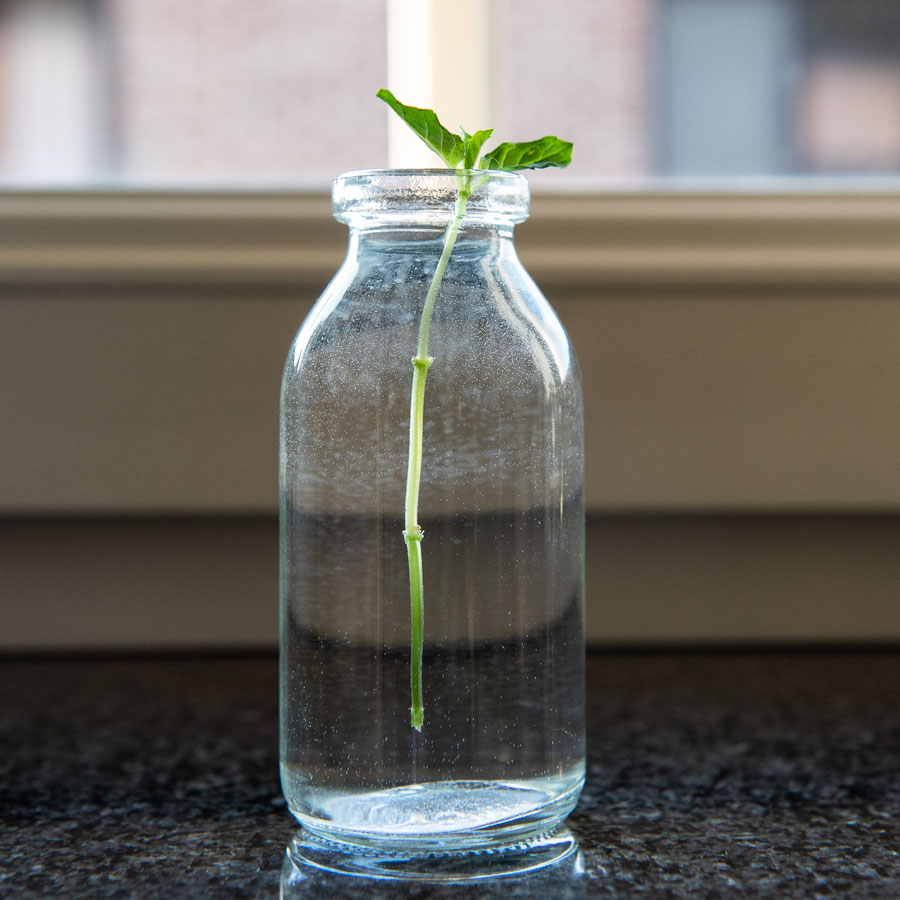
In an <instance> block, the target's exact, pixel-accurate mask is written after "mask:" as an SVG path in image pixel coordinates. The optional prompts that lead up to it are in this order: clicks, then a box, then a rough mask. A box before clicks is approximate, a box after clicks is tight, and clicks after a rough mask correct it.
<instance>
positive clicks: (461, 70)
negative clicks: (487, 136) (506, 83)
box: [387, 0, 505, 168]
mask: <svg viewBox="0 0 900 900" xmlns="http://www.w3.org/2000/svg"><path fill="white" fill-rule="evenodd" d="M503 6H505V2H504V0H388V84H387V87H388V88H389V89H390V90H391V91H393V92H394V94H395V95H396V96H397V99H398V100H400V101H401V102H402V103H407V104H410V105H412V106H424V107H429V108H431V109H433V110H435V112H436V113H437V114H438V117H439V118H440V120H441V121H442V122H443V123H444V124H445V125H446V126H447V128H449V129H450V130H452V131H455V130H456V129H457V128H459V126H460V125H462V126H463V127H465V129H466V130H467V131H469V132H472V131H476V130H478V129H479V128H488V127H492V126H494V125H496V124H497V123H496V112H497V102H496V100H497V84H496V67H495V65H494V57H495V54H494V53H493V52H492V48H494V47H496V46H497V44H498V43H499V37H500V35H499V33H498V32H499V29H500V28H501V23H502V18H501V17H500V16H499V15H498V10H500V8H502V7H503ZM389 122H390V124H389V126H388V128H389V131H388V157H389V161H390V165H391V166H393V167H417V166H425V167H430V168H434V167H435V166H439V165H440V163H439V162H438V160H437V158H436V157H435V156H434V154H433V153H431V152H430V151H429V150H428V148H427V147H425V145H424V144H422V142H421V141H420V140H419V139H418V138H417V137H416V136H415V135H413V134H412V132H410V131H409V129H408V128H407V127H406V126H405V125H404V124H403V123H402V122H401V121H400V120H399V119H397V117H396V116H394V115H393V114H391V118H390V120H389Z"/></svg>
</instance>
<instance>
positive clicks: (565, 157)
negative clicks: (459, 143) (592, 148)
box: [479, 134, 572, 172]
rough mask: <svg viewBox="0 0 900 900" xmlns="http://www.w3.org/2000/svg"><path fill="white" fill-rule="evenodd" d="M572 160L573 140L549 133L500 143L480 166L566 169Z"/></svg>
mask: <svg viewBox="0 0 900 900" xmlns="http://www.w3.org/2000/svg"><path fill="white" fill-rule="evenodd" d="M570 162H572V144H571V142H570V141H563V140H560V139H559V138H558V137H555V136H554V135H552V134H548V135H547V136H546V137H542V138H538V139H537V140H536V141H525V142H524V143H518V144H516V143H506V144H500V145H499V146H497V147H494V149H493V150H491V152H490V153H486V154H485V155H484V156H483V157H482V158H481V162H480V163H479V167H480V168H482V169H500V170H502V171H504V172H517V171H518V170H520V169H546V168H548V167H549V166H557V167H558V168H560V169H564V168H565V167H566V166H567V165H569V163H570Z"/></svg>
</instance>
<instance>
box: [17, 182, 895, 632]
mask: <svg viewBox="0 0 900 900" xmlns="http://www.w3.org/2000/svg"><path fill="white" fill-rule="evenodd" d="M898 238H900V202H898V201H897V200H895V199H893V198H891V197H869V198H860V197H851V198H841V197H828V196H823V197H801V198H795V201H794V202H793V203H791V202H788V201H787V200H785V199H783V198H765V197H745V198H715V197H710V196H695V197H693V198H691V197H684V196H680V197H679V196H671V197H667V196H664V195H663V196H657V197H652V196H644V197H621V196H618V197H617V196H607V197H600V198H540V197H539V198H537V200H536V202H535V210H534V216H533V219H532V222H530V223H529V224H527V225H526V226H523V227H522V228H521V229H520V235H519V247H520V252H521V255H522V257H523V260H524V261H525V263H526V265H527V266H528V267H529V269H530V270H531V271H532V273H533V274H534V275H535V277H536V278H537V280H538V281H539V283H540V284H541V285H542V287H543V288H544V290H545V292H546V293H547V294H548V296H549V297H550V298H551V300H552V301H553V302H554V305H555V306H556V308H557V309H558V311H559V313H560V315H561V318H562V319H563V321H564V323H565V324H566V326H567V327H568V328H569V330H570V333H571V334H572V337H573V340H574V343H575V345H576V349H577V352H578V354H579V356H580V359H581V363H582V368H583V371H584V376H585V394H586V398H587V405H586V418H587V426H588V431H587V458H588V476H587V496H588V505H589V509H590V512H591V519H590V523H589V558H588V585H589V591H588V594H589V609H588V623H589V634H590V637H591V638H592V639H593V640H597V641H604V640H605V641H627V642H641V641H666V640H728V641H732V640H743V639H751V640H787V639H789V640H794V639H805V640H834V639H841V638H847V639H854V640H857V639H883V638H889V639H897V638H898V637H900V612H898V609H900V604H898V603H897V602H896V601H897V589H896V585H897V584H900V581H898V578H897V575H898V574H900V573H898V572H897V569H898V567H900V563H898V560H900V554H898V552H897V550H898V541H900V516H898V511H900V466H898V464H897V460H898V458H900V455H898V453H897V450H898V446H900V391H898V386H900V354H898V353H897V352H896V348H898V347H900V302H898V299H897V298H898V296H900V294H898V290H900V253H898V250H897V248H898V247H900V240H898ZM343 243H344V234H343V232H342V230H341V229H340V227H338V226H336V225H334V224H333V223H329V220H328V204H327V199H326V198H323V197H303V196H295V197H283V198H278V197H266V196H255V197H254V196H245V197H237V198H235V197H230V198H228V197H220V198H215V197H206V198H203V197H193V198H190V197H183V196H181V197H168V198H166V197H162V196H156V197H142V196H140V195H133V196H131V197H128V196H119V197H108V198H102V197H101V198H94V199H93V200H87V201H86V200H85V198H78V197H64V196H63V197H56V198H53V197H47V196H44V197H39V198H28V197H23V196H21V195H19V196H16V195H11V196H7V197H3V198H0V422H2V423H3V436H2V441H0V648H2V647H6V648H28V647H38V646H75V647H87V646H105V645H110V644H112V645H119V646H137V645H140V646H147V645H151V646H160V645H178V646H184V645H192V644H195V643H202V644H206V645H215V646H222V645H253V646H258V645H260V644H271V643H272V642H273V641H274V638H275V624H274V623H275V607H274V604H275V584H276V547H275V521H274V513H275V499H276V498H275V490H276V484H275V478H276V469H275V442H276V433H277V432H276V428H277V423H276V415H277V393H278V382H279V378H280V370H281V365H282V361H283V357H284V354H285V352H286V349H287V346H288V344H289V343H290V340H291V338H292V336H293V333H294V331H295V330H296V327H297V326H298V324H299V322H300V320H301V319H302V317H303V315H304V314H305V311H306V310H307V309H308V307H309V304H310V303H311V302H312V300H313V298H314V297H315V295H316V294H317V293H318V291H319V290H320V288H321V286H322V285H323V284H324V283H325V280H327V278H328V276H329V274H330V273H331V272H332V271H333V270H334V267H335V266H336V264H337V262H338V261H339V260H340V257H341V255H342V252H343Z"/></svg>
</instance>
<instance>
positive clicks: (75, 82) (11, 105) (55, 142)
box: [0, 0, 106, 182]
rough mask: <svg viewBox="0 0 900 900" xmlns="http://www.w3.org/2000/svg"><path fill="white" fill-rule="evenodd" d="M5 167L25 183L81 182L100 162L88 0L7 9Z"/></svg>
mask: <svg viewBox="0 0 900 900" xmlns="http://www.w3.org/2000/svg"><path fill="white" fill-rule="evenodd" d="M4 15H5V22H4V25H5V28H6V29H7V32H8V35H7V48H8V49H7V53H6V56H5V58H4V60H3V63H4V67H3V68H4V72H3V74H4V76H5V80H4V83H3V84H0V90H2V92H3V94H4V96H2V97H0V101H2V103H0V105H2V106H3V107H4V113H5V116H6V119H7V123H6V124H7V129H8V136H7V147H6V160H5V162H6V164H7V166H8V168H9V169H10V171H11V172H12V173H13V175H14V176H16V177H19V178H21V179H23V180H28V179H38V180H42V181H48V182H53V181H58V180H62V181H65V180H68V179H75V180H81V179H83V178H85V177H86V176H88V175H90V174H93V172H94V171H95V170H96V168H97V166H98V164H99V163H100V161H101V147H102V146H103V143H104V140H105V137H106V136H105V134H104V132H103V123H102V105H101V103H102V101H101V94H102V90H103V84H102V83H101V79H100V65H99V62H98V59H99V55H100V54H99V48H98V37H97V35H96V34H95V33H94V28H93V26H92V23H91V18H90V15H89V8H88V4H87V3H84V2H59V0H15V2H13V3H9V4H7V9H5V10H4Z"/></svg>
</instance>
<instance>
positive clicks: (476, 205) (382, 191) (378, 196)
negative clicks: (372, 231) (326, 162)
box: [331, 169, 530, 227]
mask: <svg viewBox="0 0 900 900" xmlns="http://www.w3.org/2000/svg"><path fill="white" fill-rule="evenodd" d="M464 171H465V170H462V169H361V170H358V171H352V172H345V173H344V174H342V175H339V176H338V177H337V178H336V179H335V180H334V184H333V185H332V192H331V198H332V208H333V211H334V217H335V218H336V219H337V220H338V221H339V222H344V223H346V224H348V225H350V226H352V227H364V226H373V227H374V226H378V225H382V224H383V225H395V224H400V223H404V222H406V223H410V224H421V225H428V226H443V225H446V224H447V222H448V221H449V217H450V216H452V214H453V209H454V205H455V203H456V198H457V195H458V191H459V185H460V180H461V178H462V176H463V175H464ZM529 203H530V191H529V187H528V180H527V179H526V178H525V177H524V176H523V175H520V174H519V173H518V172H501V171H495V170H491V169H477V170H473V190H472V193H471V195H470V197H469V199H468V201H467V204H466V216H465V220H464V221H465V224H469V225H471V224H475V223H480V224H494V225H515V224H516V223H518V222H523V221H524V220H525V219H527V218H528V210H529Z"/></svg>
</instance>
